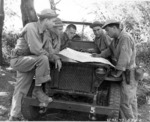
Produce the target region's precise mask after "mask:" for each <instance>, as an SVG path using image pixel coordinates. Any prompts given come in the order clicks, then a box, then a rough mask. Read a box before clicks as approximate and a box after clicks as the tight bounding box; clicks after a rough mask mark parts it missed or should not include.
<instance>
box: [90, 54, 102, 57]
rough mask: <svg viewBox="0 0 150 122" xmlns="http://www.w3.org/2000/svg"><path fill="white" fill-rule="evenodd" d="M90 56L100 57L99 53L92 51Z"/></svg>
mask: <svg viewBox="0 0 150 122" xmlns="http://www.w3.org/2000/svg"><path fill="white" fill-rule="evenodd" d="M92 57H101V54H97V53H93V54H92Z"/></svg>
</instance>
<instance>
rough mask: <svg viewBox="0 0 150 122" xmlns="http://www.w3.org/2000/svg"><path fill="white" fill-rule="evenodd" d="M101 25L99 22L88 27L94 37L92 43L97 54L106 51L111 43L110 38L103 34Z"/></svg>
mask: <svg viewBox="0 0 150 122" xmlns="http://www.w3.org/2000/svg"><path fill="white" fill-rule="evenodd" d="M102 25H103V24H102V23H100V22H99V21H95V22H93V23H92V24H91V25H90V27H91V28H92V30H93V32H94V35H95V38H94V43H95V44H96V45H97V47H98V49H99V52H102V51H104V50H105V49H107V47H108V46H109V45H110V42H111V39H110V37H109V36H107V35H106V34H105V33H104V31H103V29H102ZM94 55H98V54H94Z"/></svg>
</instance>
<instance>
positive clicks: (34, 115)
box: [21, 102, 40, 121]
mask: <svg viewBox="0 0 150 122" xmlns="http://www.w3.org/2000/svg"><path fill="white" fill-rule="evenodd" d="M39 111H40V108H39V107H37V106H31V105H28V104H26V103H24V102H23V104H22V107H21V112H22V114H23V117H24V118H25V119H27V120H29V121H33V120H37V119H38V117H39V115H40V113H39Z"/></svg>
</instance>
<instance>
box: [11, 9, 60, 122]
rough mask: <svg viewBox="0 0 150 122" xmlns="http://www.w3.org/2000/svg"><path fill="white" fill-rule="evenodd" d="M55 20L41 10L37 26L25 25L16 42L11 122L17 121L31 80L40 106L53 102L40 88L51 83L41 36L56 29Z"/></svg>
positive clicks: (51, 13)
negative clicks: (48, 30)
mask: <svg viewBox="0 0 150 122" xmlns="http://www.w3.org/2000/svg"><path fill="white" fill-rule="evenodd" d="M57 16H58V15H57V14H56V13H55V12H54V11H53V10H51V9H44V10H42V11H41V12H40V13H39V14H38V17H39V20H38V22H31V23H28V24H27V25H26V26H25V27H24V28H23V30H22V31H21V33H20V35H21V37H20V38H19V39H18V40H17V44H16V46H15V49H14V50H13V51H12V55H11V61H10V65H11V67H12V68H13V69H15V70H16V71H17V82H16V85H15V90H14V94H13V98H12V107H11V111H10V117H9V120H10V121H17V120H18V121H19V120H20V117H21V100H22V98H23V96H25V95H26V94H27V92H28V90H29V88H30V86H31V83H32V80H33V77H34V76H35V87H34V90H33V95H34V96H35V97H36V98H37V99H38V100H39V101H40V103H41V105H48V103H50V102H52V98H50V97H48V96H47V95H46V94H45V93H44V92H43V90H42V88H41V86H42V84H43V83H45V82H47V81H50V80H51V77H50V68H49V60H50V59H51V55H50V54H49V53H48V52H47V51H46V50H45V49H43V34H44V32H45V31H46V30H47V29H50V28H52V27H53V26H54V25H55V22H54V20H55V19H56V17H57ZM55 64H56V65H59V61H58V60H55Z"/></svg>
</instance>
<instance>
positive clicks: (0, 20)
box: [0, 0, 4, 66]
mask: <svg viewBox="0 0 150 122" xmlns="http://www.w3.org/2000/svg"><path fill="white" fill-rule="evenodd" d="M3 25H4V0H0V66H2V64H3V53H2V32H3Z"/></svg>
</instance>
